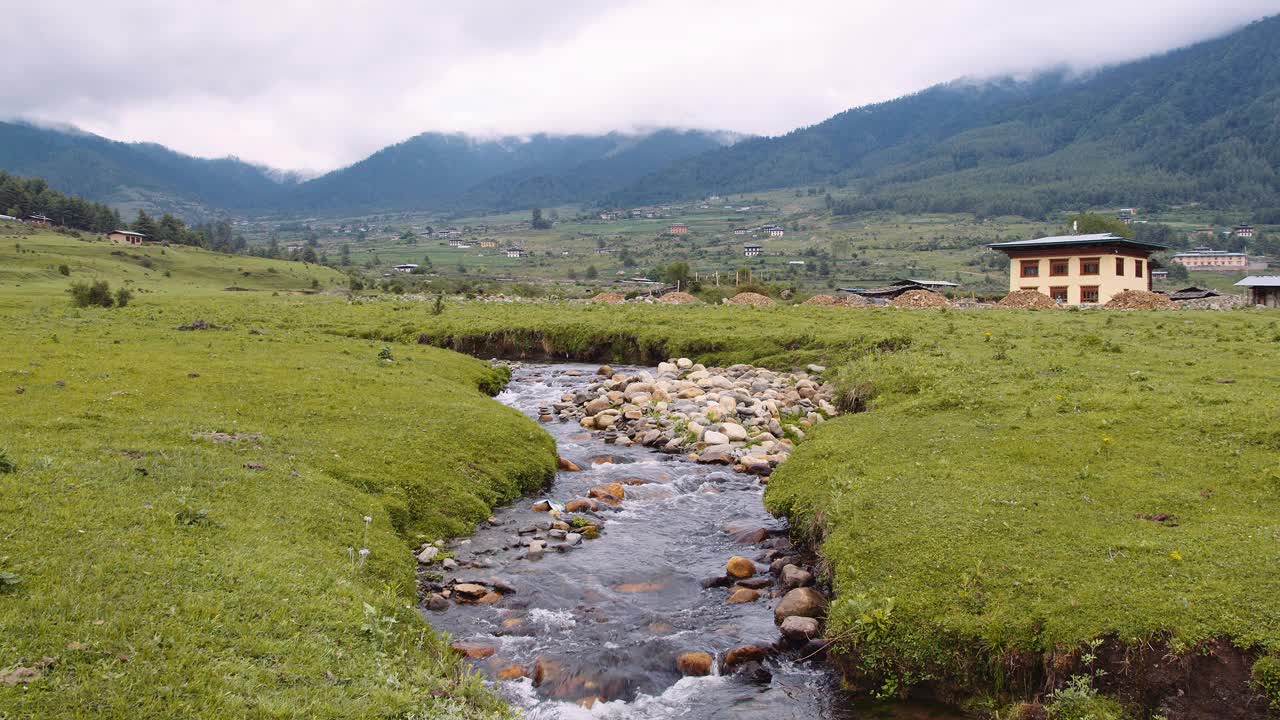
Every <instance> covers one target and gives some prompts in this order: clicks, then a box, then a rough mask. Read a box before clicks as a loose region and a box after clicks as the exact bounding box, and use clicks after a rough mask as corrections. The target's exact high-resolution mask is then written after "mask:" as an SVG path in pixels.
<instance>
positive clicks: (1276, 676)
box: [1253, 655, 1280, 714]
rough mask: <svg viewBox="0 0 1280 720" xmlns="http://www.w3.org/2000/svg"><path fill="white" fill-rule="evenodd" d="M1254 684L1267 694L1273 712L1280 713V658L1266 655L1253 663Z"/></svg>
mask: <svg viewBox="0 0 1280 720" xmlns="http://www.w3.org/2000/svg"><path fill="white" fill-rule="evenodd" d="M1253 685H1254V687H1256V688H1258V690H1259V691H1260V692H1262V694H1264V695H1266V696H1267V699H1268V700H1269V701H1270V703H1271V712H1272V713H1273V714H1280V658H1277V657H1272V656H1270V655H1266V656H1263V657H1260V658H1258V660H1257V661H1256V662H1254V663H1253Z"/></svg>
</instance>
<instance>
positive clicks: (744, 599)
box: [725, 587, 760, 605]
mask: <svg viewBox="0 0 1280 720" xmlns="http://www.w3.org/2000/svg"><path fill="white" fill-rule="evenodd" d="M759 597H760V591H759V590H752V589H751V588H744V587H740V588H738V589H737V590H734V591H733V592H732V593H731V594H730V595H729V598H728V599H727V600H725V602H726V603H729V604H732V605H737V604H739V603H749V602H755V601H756V599H758V598H759Z"/></svg>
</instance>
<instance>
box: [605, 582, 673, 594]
mask: <svg viewBox="0 0 1280 720" xmlns="http://www.w3.org/2000/svg"><path fill="white" fill-rule="evenodd" d="M666 586H667V584H666V583H661V582H630V583H621V584H618V585H614V586H613V589H614V591H615V592H620V593H651V592H660V591H661V590H662V589H663V588H665V587H666Z"/></svg>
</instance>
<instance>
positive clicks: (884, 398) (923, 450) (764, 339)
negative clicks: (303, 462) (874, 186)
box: [369, 304, 1280, 696]
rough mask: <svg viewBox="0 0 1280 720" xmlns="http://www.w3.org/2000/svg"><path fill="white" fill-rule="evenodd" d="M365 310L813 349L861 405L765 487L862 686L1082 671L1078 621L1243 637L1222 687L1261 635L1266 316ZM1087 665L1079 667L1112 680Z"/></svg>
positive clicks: (714, 356)
mask: <svg viewBox="0 0 1280 720" xmlns="http://www.w3.org/2000/svg"><path fill="white" fill-rule="evenodd" d="M379 317H380V318H381V319H379ZM369 318H370V319H372V320H374V321H375V327H374V330H373V332H372V334H373V335H375V336H387V337H394V338H398V339H402V340H410V339H412V338H414V337H421V338H422V339H423V340H425V341H428V342H432V343H437V344H442V345H446V346H451V347H459V348H462V349H470V350H473V351H478V352H482V353H494V352H500V351H503V350H504V349H505V350H507V351H509V352H510V351H524V352H530V353H533V354H535V355H538V354H545V355H553V356H554V355H561V354H566V355H570V356H575V357H580V358H582V357H587V358H592V359H597V360H610V359H613V360H617V359H623V360H626V359H631V360H636V359H653V358H655V357H660V356H663V355H679V354H687V355H690V356H693V357H697V358H698V359H699V360H702V361H705V362H714V363H719V364H726V363H731V362H763V363H766V364H772V365H787V364H798V363H805V362H811V361H821V362H824V363H827V364H829V365H830V366H831V369H830V370H829V371H828V375H830V376H832V377H834V378H835V379H836V381H837V382H838V383H839V385H840V387H841V389H842V392H843V393H844V394H846V395H847V396H849V397H856V398H857V404H858V405H860V406H863V407H866V408H867V409H869V410H870V412H867V413H859V414H851V415H847V416H845V417H843V418H840V419H838V420H836V421H833V422H829V423H825V424H823V425H822V426H820V427H819V428H817V429H816V431H814V432H813V433H811V438H810V440H809V441H808V442H806V443H804V444H802V445H801V446H800V448H799V449H798V451H797V452H796V454H795V455H794V457H793V459H792V460H791V461H790V462H788V463H787V464H786V465H785V466H784V467H783V468H782V469H781V470H780V471H779V472H778V473H777V474H776V475H775V476H774V478H773V480H772V481H771V483H770V485H769V490H768V494H767V496H766V501H767V503H768V505H769V507H770V509H771V510H773V511H775V512H778V513H782V514H786V515H788V516H789V517H790V518H791V519H792V521H793V523H794V524H795V526H796V527H797V528H798V529H800V530H801V531H802V532H805V533H807V534H810V535H811V536H813V537H815V538H817V539H818V540H819V541H820V542H821V543H822V550H823V553H824V554H825V556H826V557H827V558H828V560H829V561H830V563H831V567H832V571H833V576H834V584H835V590H836V592H837V596H838V599H837V601H836V603H835V604H834V607H833V609H832V613H831V618H830V628H831V633H832V634H833V635H835V636H837V637H839V638H841V649H842V650H843V651H844V653H845V660H844V662H845V663H846V665H847V667H849V668H850V669H851V670H852V671H854V672H855V673H857V674H859V675H860V676H861V677H862V678H863V680H865V681H866V682H867V683H869V685H870V687H871V688H873V689H875V690H876V691H877V692H880V693H883V694H889V695H892V694H896V693H898V692H905V691H907V690H908V689H909V688H911V687H913V686H919V685H931V686H934V687H942V688H944V690H942V691H943V692H947V693H950V692H952V691H953V690H945V688H952V689H959V688H984V689H989V690H992V691H995V690H997V689H1000V688H1005V689H1009V688H1013V689H1016V690H1017V691H1018V692H1021V693H1025V694H1035V693H1037V692H1039V691H1042V690H1045V689H1047V688H1046V687H1045V686H1044V685H1043V683H1053V682H1055V681H1062V680H1065V679H1066V677H1067V676H1069V675H1070V674H1072V673H1075V672H1084V668H1083V665H1082V663H1081V661H1080V656H1081V654H1082V653H1081V650H1082V649H1083V648H1085V647H1086V643H1087V642H1088V641H1090V640H1091V639H1094V638H1111V639H1112V640H1111V642H1113V643H1117V642H1118V643H1119V645H1120V646H1121V647H1125V648H1130V649H1134V648H1139V647H1143V646H1144V645H1147V644H1150V645H1151V646H1152V647H1159V648H1166V649H1168V650H1169V651H1171V652H1173V653H1174V654H1176V655H1180V656H1182V657H1194V656H1195V655H1196V654H1197V653H1202V654H1203V653H1207V652H1208V651H1209V649H1210V648H1211V647H1212V645H1211V641H1212V640H1213V639H1215V638H1217V639H1225V640H1227V641H1228V645H1227V646H1226V647H1229V646H1230V644H1231V643H1234V644H1235V645H1236V646H1238V647H1239V648H1242V649H1243V650H1244V651H1245V652H1243V653H1242V657H1243V658H1244V659H1245V668H1246V670H1245V673H1246V675H1245V676H1239V675H1237V676H1235V677H1230V678H1225V677H1224V678H1223V682H1224V683H1226V682H1232V683H1235V684H1236V685H1238V686H1239V689H1240V690H1241V692H1242V693H1243V695H1242V696H1247V695H1248V678H1247V665H1248V663H1249V662H1251V661H1252V658H1253V657H1254V655H1255V654H1256V653H1267V652H1272V653H1274V652H1277V651H1280V623H1278V622H1277V620H1276V618H1280V572H1277V571H1276V569H1275V568H1276V567H1280V564H1278V561H1280V525H1278V524H1277V522H1276V517H1278V516H1280V496H1277V493H1276V490H1277V488H1280V461H1278V460H1277V451H1278V450H1280V436H1277V434H1276V430H1275V428H1276V427H1277V426H1280V380H1277V377H1276V374H1275V372H1274V360H1275V357H1276V356H1277V353H1278V352H1280V316H1277V315H1276V314H1275V313H1271V312H1256V311H1249V312H1234V313H1207V312H1195V313H1193V312H1165V313H1120V312H1101V311H1093V312H1068V311H1051V312H1032V311H1005V310H992V311H972V312H959V311H947V312H937V311H897V310H889V309H881V310H866V309H860V310H841V309H834V310H830V309H818V308H774V309H769V310H756V309H750V308H733V307H701V308H697V307H693V308H690V307H642V306H627V307H621V308H618V307H613V308H610V307H603V306H571V305H561V306H548V305H532V306H502V305H481V304H469V305H466V306H451V307H450V308H449V309H448V310H447V311H446V312H445V313H444V314H443V315H442V316H440V317H439V318H433V317H431V316H430V315H428V314H427V313H425V312H418V311H414V310H413V309H411V308H406V309H403V310H400V311H394V310H389V309H388V308H385V307H384V308H382V309H380V310H377V311H374V313H373V314H372V315H369ZM393 319H394V321H393ZM1162 516H1169V517H1162ZM1152 518H1154V519H1152ZM1053 658H1056V660H1053ZM1121 659H1123V658H1121ZM1046 660H1049V661H1050V662H1048V663H1047V664H1048V665H1049V666H1050V667H1055V666H1054V665H1053V662H1056V663H1057V665H1056V667H1057V668H1058V669H1059V673H1058V674H1057V675H1056V676H1055V675H1054V672H1053V671H1049V672H1045V671H1044V669H1043V665H1042V663H1045V661H1046ZM1109 672H1112V676H1111V677H1109V678H1106V677H1104V678H1103V679H1101V680H1099V681H1098V684H1099V685H1100V686H1102V687H1104V688H1119V687H1121V686H1122V685H1123V683H1124V682H1125V679H1124V678H1123V677H1121V676H1119V675H1118V674H1116V673H1115V672H1114V671H1109Z"/></svg>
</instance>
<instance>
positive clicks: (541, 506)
mask: <svg viewBox="0 0 1280 720" xmlns="http://www.w3.org/2000/svg"><path fill="white" fill-rule="evenodd" d="M533 509H534V510H535V511H537V512H547V511H548V510H550V509H551V501H549V500H539V501H538V502H536V503H534V504H533Z"/></svg>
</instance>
